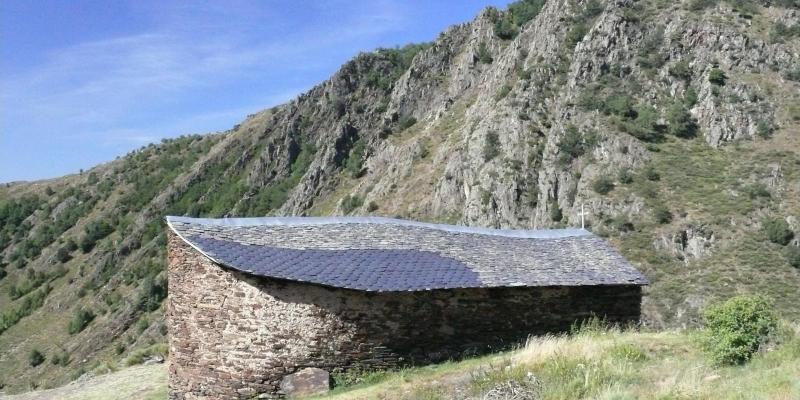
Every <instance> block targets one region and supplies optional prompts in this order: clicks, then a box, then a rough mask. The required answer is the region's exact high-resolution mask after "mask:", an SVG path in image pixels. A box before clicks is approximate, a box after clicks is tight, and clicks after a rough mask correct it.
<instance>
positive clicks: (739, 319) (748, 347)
mask: <svg viewBox="0 0 800 400" xmlns="http://www.w3.org/2000/svg"><path fill="white" fill-rule="evenodd" d="M704 317H705V329H706V338H705V347H706V351H707V352H708V354H709V356H710V357H711V359H712V360H714V362H716V363H718V364H741V363H743V362H746V361H748V360H750V358H752V357H753V354H755V353H756V352H757V351H758V349H759V347H760V346H761V344H763V343H764V342H765V341H766V339H767V338H768V337H769V335H770V334H771V333H772V332H774V331H775V329H776V328H777V325H778V318H777V316H776V314H775V312H774V311H773V310H772V303H771V302H770V301H768V300H767V299H765V298H764V297H762V296H757V295H756V296H753V295H743V296H736V297H733V298H731V299H729V300H728V301H726V302H724V303H721V304H718V305H715V306H712V307H711V308H709V309H708V310H707V311H706V312H705V314H704Z"/></svg>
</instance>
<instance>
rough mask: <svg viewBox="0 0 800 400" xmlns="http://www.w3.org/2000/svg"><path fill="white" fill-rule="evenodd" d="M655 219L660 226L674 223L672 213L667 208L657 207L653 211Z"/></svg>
mask: <svg viewBox="0 0 800 400" xmlns="http://www.w3.org/2000/svg"><path fill="white" fill-rule="evenodd" d="M653 218H654V219H655V220H656V222H658V223H659V224H668V223H670V222H672V212H671V211H669V208H667V207H666V206H663V205H661V206H657V207H656V208H654V209H653Z"/></svg>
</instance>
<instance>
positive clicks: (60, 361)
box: [50, 351, 70, 366]
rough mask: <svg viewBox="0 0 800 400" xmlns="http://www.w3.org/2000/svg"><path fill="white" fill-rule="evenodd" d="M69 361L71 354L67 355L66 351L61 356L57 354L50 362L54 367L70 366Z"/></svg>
mask: <svg viewBox="0 0 800 400" xmlns="http://www.w3.org/2000/svg"><path fill="white" fill-rule="evenodd" d="M69 361H70V360H69V353H67V352H66V351H62V352H61V353H60V354H56V355H54V356H53V357H52V358H51V359H50V362H51V363H52V364H53V365H61V366H65V365H67V364H69Z"/></svg>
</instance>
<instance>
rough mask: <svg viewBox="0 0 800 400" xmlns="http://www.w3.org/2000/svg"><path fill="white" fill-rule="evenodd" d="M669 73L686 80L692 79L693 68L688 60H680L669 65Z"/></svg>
mask: <svg viewBox="0 0 800 400" xmlns="http://www.w3.org/2000/svg"><path fill="white" fill-rule="evenodd" d="M669 74H670V75H672V76H674V77H675V78H678V79H682V80H684V81H688V80H690V79H692V70H691V68H690V67H689V62H688V61H678V62H676V63H675V64H673V65H672V66H671V67H669Z"/></svg>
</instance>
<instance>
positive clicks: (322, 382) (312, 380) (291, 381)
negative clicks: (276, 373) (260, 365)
mask: <svg viewBox="0 0 800 400" xmlns="http://www.w3.org/2000/svg"><path fill="white" fill-rule="evenodd" d="M330 388H331V375H330V374H329V373H328V371H325V370H324V369H320V368H304V369H301V370H300V371H297V372H295V373H293V374H291V375H286V376H285V377H283V380H281V392H282V393H283V394H285V395H287V396H290V397H293V396H308V395H311V394H318V393H323V392H326V391H328V390H330Z"/></svg>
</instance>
